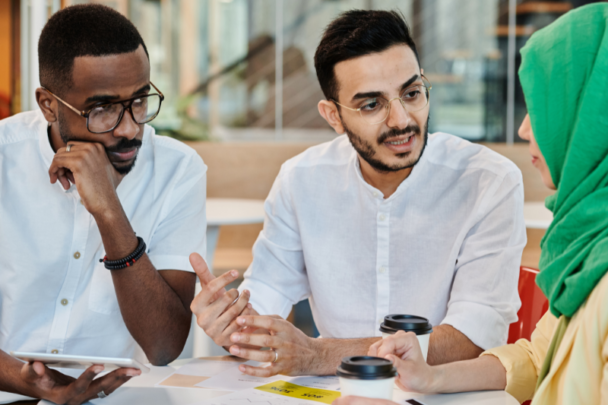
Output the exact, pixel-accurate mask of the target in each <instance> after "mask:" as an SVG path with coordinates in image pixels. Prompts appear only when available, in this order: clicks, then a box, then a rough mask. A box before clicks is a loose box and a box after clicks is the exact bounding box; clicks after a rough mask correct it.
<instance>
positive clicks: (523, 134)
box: [517, 114, 532, 141]
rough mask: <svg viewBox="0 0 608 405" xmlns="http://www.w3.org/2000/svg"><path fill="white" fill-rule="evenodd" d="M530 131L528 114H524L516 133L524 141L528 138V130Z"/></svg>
mask: <svg viewBox="0 0 608 405" xmlns="http://www.w3.org/2000/svg"><path fill="white" fill-rule="evenodd" d="M531 131H532V125H531V124H530V116H529V115H527V114H526V117H525V118H524V120H523V121H522V123H521V125H520V126H519V129H518V130H517V135H519V137H520V138H521V139H523V140H525V141H529V140H530V132H531Z"/></svg>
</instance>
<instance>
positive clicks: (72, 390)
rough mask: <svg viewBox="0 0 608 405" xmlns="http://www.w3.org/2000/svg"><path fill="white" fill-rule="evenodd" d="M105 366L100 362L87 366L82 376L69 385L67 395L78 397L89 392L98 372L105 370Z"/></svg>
mask: <svg viewBox="0 0 608 405" xmlns="http://www.w3.org/2000/svg"><path fill="white" fill-rule="evenodd" d="M103 368H104V367H103V366H102V365H100V364H94V365H92V366H91V367H89V368H87V369H86V370H85V371H84V373H82V374H81V375H80V377H78V378H77V379H76V381H74V382H73V383H71V384H70V385H68V387H67V395H66V396H67V397H68V398H72V397H78V396H81V395H83V394H84V393H85V392H87V389H88V388H89V386H90V385H91V382H93V380H94V379H95V377H97V374H99V373H101V372H102V371H103Z"/></svg>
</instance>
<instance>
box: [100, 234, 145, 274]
mask: <svg viewBox="0 0 608 405" xmlns="http://www.w3.org/2000/svg"><path fill="white" fill-rule="evenodd" d="M144 253H146V243H145V242H144V240H143V239H142V238H140V237H139V236H138V237H137V247H136V248H135V250H134V251H133V253H131V254H130V255H129V256H127V257H125V258H123V259H118V260H108V257H107V256H104V257H103V259H99V262H100V263H103V265H104V266H105V268H106V269H108V270H120V269H124V268H127V267H130V266H133V265H134V264H135V262H137V261H138V260H139V259H140V258H141V257H142V256H143V255H144Z"/></svg>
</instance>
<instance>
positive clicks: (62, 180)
mask: <svg viewBox="0 0 608 405" xmlns="http://www.w3.org/2000/svg"><path fill="white" fill-rule="evenodd" d="M65 174H66V170H65V169H64V168H63V167H60V168H59V169H58V170H57V179H58V180H59V182H60V183H61V185H62V186H63V188H64V189H65V190H67V189H69V188H70V181H69V180H68V178H67V176H66V175H65Z"/></svg>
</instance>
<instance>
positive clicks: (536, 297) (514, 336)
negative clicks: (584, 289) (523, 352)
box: [507, 266, 549, 343]
mask: <svg viewBox="0 0 608 405" xmlns="http://www.w3.org/2000/svg"><path fill="white" fill-rule="evenodd" d="M537 274H538V270H536V269H531V268H528V267H523V266H522V267H520V268H519V285H518V290H519V297H520V299H521V308H520V309H519V312H518V313H517V321H516V322H513V323H512V324H511V326H510V327H509V338H508V340H507V343H515V342H516V341H517V340H518V339H528V340H529V339H530V337H531V336H532V332H533V331H534V328H536V324H537V323H538V321H540V318H542V317H543V315H544V314H545V312H547V309H549V301H548V300H547V297H545V295H544V294H543V292H542V291H541V290H540V288H538V286H537V285H536V275H537Z"/></svg>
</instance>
